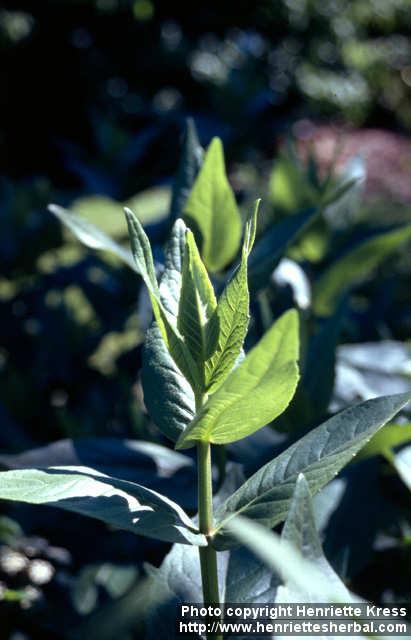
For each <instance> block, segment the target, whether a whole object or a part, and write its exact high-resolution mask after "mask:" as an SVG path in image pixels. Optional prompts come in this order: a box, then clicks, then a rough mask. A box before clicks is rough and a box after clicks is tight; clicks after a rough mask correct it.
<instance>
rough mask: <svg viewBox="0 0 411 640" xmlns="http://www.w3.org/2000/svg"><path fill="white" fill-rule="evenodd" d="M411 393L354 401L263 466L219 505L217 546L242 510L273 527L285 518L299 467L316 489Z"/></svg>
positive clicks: (226, 542) (223, 544)
mask: <svg viewBox="0 0 411 640" xmlns="http://www.w3.org/2000/svg"><path fill="white" fill-rule="evenodd" d="M410 399H411V395H410V394H398V395H394V396H383V397H381V398H375V399H373V400H368V401H366V402H363V403H361V404H358V405H356V406H354V407H350V408H349V409H346V410H345V411H342V412H341V413H339V414H337V415H335V416H333V417H332V418H330V419H329V420H327V421H326V422H324V423H323V424H322V425H321V426H319V427H317V428H316V429H313V430H312V431H310V432H309V433H308V434H307V435H305V436H304V437H303V438H301V439H300V440H298V441H297V442H295V443H294V444H293V445H291V446H290V447H289V448H288V449H286V450H285V451H284V452H283V453H281V454H280V455H279V456H278V457H277V458H275V459H274V460H273V461H272V462H269V463H268V464H266V465H265V466H264V467H262V468H261V469H260V470H259V471H257V473H255V474H254V475H253V476H252V477H251V478H249V479H248V480H247V482H246V483H245V484H244V485H243V486H242V487H240V489H238V490H237V491H236V492H235V493H234V494H233V495H232V496H231V497H230V498H229V499H228V500H227V501H226V502H225V503H224V504H223V505H222V506H221V507H220V509H219V510H218V511H217V513H216V522H217V526H216V536H215V538H214V544H215V545H216V546H217V548H225V547H226V546H229V544H230V539H229V537H227V536H226V534H225V532H224V529H225V528H226V526H227V524H228V523H229V521H230V520H231V519H232V518H233V517H234V516H236V515H238V514H242V515H244V516H247V517H248V518H251V519H253V520H255V521H257V522H260V523H261V524H264V525H266V526H270V527H274V526H275V525H277V524H278V523H280V522H282V521H283V520H284V518H285V517H286V515H287V512H288V509H289V505H290V500H291V497H292V494H293V490H294V485H295V483H296V480H297V477H298V475H299V474H300V473H304V475H305V477H306V479H307V482H308V484H309V487H310V491H311V494H312V495H315V494H316V493H317V492H318V491H319V490H320V489H321V488H322V487H323V486H324V485H325V484H327V483H328V482H329V481H330V480H332V478H333V477H334V476H335V475H336V474H337V473H338V472H339V471H340V470H341V469H342V468H343V467H344V466H345V465H346V464H348V462H350V461H351V460H352V458H353V457H354V456H355V454H356V453H357V452H358V451H359V450H360V449H361V448H362V447H363V446H364V445H365V444H366V443H367V442H368V441H369V440H370V438H371V437H372V436H373V435H374V434H375V433H376V432H377V431H378V429H380V428H381V427H382V426H383V425H384V424H386V423H387V422H388V421H389V420H391V418H392V417H393V416H394V415H396V414H397V413H398V412H399V411H400V410H401V409H402V408H403V407H404V406H405V405H406V404H407V403H408V402H409V401H410Z"/></svg>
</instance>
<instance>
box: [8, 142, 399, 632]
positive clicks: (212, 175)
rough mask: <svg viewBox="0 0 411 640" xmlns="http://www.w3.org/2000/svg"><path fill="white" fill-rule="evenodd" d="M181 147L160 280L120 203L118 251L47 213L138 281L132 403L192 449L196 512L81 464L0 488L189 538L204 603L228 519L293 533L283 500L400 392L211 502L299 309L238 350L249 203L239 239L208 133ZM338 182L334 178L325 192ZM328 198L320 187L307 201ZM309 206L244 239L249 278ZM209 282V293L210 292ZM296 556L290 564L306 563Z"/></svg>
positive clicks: (295, 354) (305, 218)
mask: <svg viewBox="0 0 411 640" xmlns="http://www.w3.org/2000/svg"><path fill="white" fill-rule="evenodd" d="M186 145H187V146H186V150H185V151H186V153H185V159H184V162H185V163H186V165H187V166H186V168H187V167H188V168H190V169H191V173H190V172H187V171H181V172H180V182H179V181H178V180H177V182H176V189H177V190H179V192H178V193H177V195H176V192H175V194H174V195H175V197H174V202H176V201H177V200H178V201H179V204H178V206H176V211H177V213H176V215H175V218H176V219H175V221H174V224H173V225H172V228H171V230H170V236H169V241H168V245H167V247H166V251H165V261H164V270H163V272H162V274H161V278H160V280H159V279H158V276H157V272H156V267H155V262H154V259H153V255H152V250H151V246H150V242H149V240H148V237H147V235H146V233H145V231H144V229H143V227H142V226H141V224H140V222H139V220H138V218H137V217H136V216H135V214H134V213H133V212H132V211H131V210H130V209H128V208H126V210H125V212H126V218H127V224H128V230H129V236H130V243H131V253H130V251H129V250H128V249H126V248H124V247H123V246H122V245H120V244H118V243H116V242H115V241H113V240H112V239H111V238H109V237H108V236H107V235H105V234H104V233H103V232H101V231H99V230H98V229H96V228H95V227H94V226H93V225H91V224H90V223H89V222H87V221H85V220H83V219H82V218H80V217H78V216H76V215H75V214H72V213H69V212H66V211H65V210H64V209H62V208H60V207H56V206H53V207H51V210H52V212H53V213H55V214H56V215H57V217H59V218H60V219H61V220H62V222H63V223H64V224H66V225H67V226H68V227H69V228H70V229H71V230H72V231H73V232H74V233H75V234H76V235H77V236H78V237H79V238H80V240H81V241H83V242H84V243H85V244H86V245H87V246H89V247H92V248H94V249H100V250H109V251H111V252H113V253H115V254H116V255H117V256H118V257H119V258H120V259H121V260H122V261H123V262H125V263H126V264H127V266H129V267H131V268H132V269H133V270H134V271H135V272H136V273H137V274H138V275H139V276H140V277H141V278H142V279H143V281H144V283H145V286H146V288H147V290H148V293H149V296H150V300H151V306H152V310H153V314H154V323H153V324H152V326H151V327H150V329H149V331H148V332H147V335H146V340H145V353H144V363H143V371H142V377H143V388H144V395H145V402H146V406H147V408H148V410H149V411H150V412H151V414H152V415H153V417H154V418H155V421H156V424H157V426H158V427H159V428H160V430H161V431H162V432H163V433H164V435H165V436H166V437H167V438H169V439H170V440H171V441H172V442H174V443H175V448H176V449H189V448H192V447H196V449H197V484H198V505H197V506H198V521H195V520H192V519H191V518H190V517H189V515H188V514H187V513H186V512H185V511H184V510H183V509H182V508H181V506H180V505H179V504H177V503H176V502H173V501H172V500H170V499H169V498H167V497H166V496H164V495H162V494H160V493H158V492H156V491H154V490H152V489H150V488H147V487H145V486H142V485H140V484H137V483H134V482H130V481H126V480H122V479H120V478H116V477H111V476H109V475H106V474H103V473H99V472H97V471H95V470H93V469H91V468H85V467H49V468H43V469H41V468H38V469H23V470H15V471H7V472H3V473H1V474H0V498H2V499H5V500H18V501H23V502H29V503H32V504H49V505H53V506H57V507H60V508H62V509H67V510H69V511H74V512H78V513H81V514H84V515H89V516H92V517H95V518H98V519H100V520H102V521H104V522H106V523H108V524H109V525H113V526H114V527H117V528H121V529H125V530H128V531H132V532H134V533H136V534H141V535H143V536H148V537H152V538H156V539H159V540H163V541H166V542H171V543H181V544H183V545H188V546H194V547H198V550H199V556H200V565H201V579H202V591H203V598H204V602H205V603H218V602H220V597H221V594H220V590H219V580H218V556H219V552H222V551H225V550H228V549H232V548H233V547H234V546H235V545H236V541H237V538H240V540H243V539H245V538H246V537H247V532H246V533H245V534H244V531H245V530H244V525H242V524H241V520H240V524H236V521H237V518H238V516H241V517H242V518H244V517H246V518H248V519H250V520H252V521H253V522H254V523H257V524H258V525H264V526H265V527H270V528H273V527H275V526H276V525H278V524H279V523H281V522H283V521H284V520H285V519H286V518H287V522H289V523H290V522H291V520H292V521H293V522H294V524H293V525H292V526H291V524H289V525H288V527H287V529H286V532H287V531H288V535H289V537H291V541H292V543H295V536H292V535H291V534H290V531H292V527H294V528H295V527H296V526H297V525H296V521H297V520H298V519H297V516H296V514H297V513H298V511H299V509H298V508H297V506H296V504H297V505H300V506H301V505H307V504H309V501H310V499H311V495H314V494H316V493H317V492H319V491H320V489H321V488H322V487H324V486H325V485H326V484H327V483H328V482H329V481H330V480H332V479H333V478H334V476H335V475H336V474H337V473H338V472H339V471H340V470H341V469H342V468H343V467H344V466H345V465H346V464H348V463H349V462H350V461H351V460H352V458H353V457H354V456H355V455H356V454H357V452H358V451H359V450H360V449H361V448H362V447H363V446H364V445H365V444H366V443H367V442H368V441H369V440H370V438H371V437H372V436H373V435H374V434H375V433H376V432H377V431H378V430H379V429H380V427H382V426H383V425H384V424H385V423H386V422H388V421H389V420H390V419H391V418H392V417H393V416H394V415H396V414H397V413H398V412H399V411H400V410H401V409H402V407H404V406H405V405H406V404H407V402H408V401H409V400H410V398H411V396H410V394H398V395H391V396H383V397H379V398H375V399H373V400H369V401H366V402H363V403H361V404H358V405H356V406H354V407H351V408H348V409H346V410H345V411H342V412H341V413H339V414H337V415H334V416H332V417H331V418H329V419H328V420H327V421H326V422H324V423H323V424H321V425H320V426H318V427H316V428H315V429H313V430H311V431H309V432H308V433H307V434H306V435H305V436H304V437H302V438H300V439H298V440H296V441H295V442H294V443H292V444H291V445H290V446H289V447H288V448H287V449H286V450H285V451H283V452H282V453H281V454H280V455H278V456H277V457H275V458H274V459H273V460H272V461H270V462H268V463H267V464H266V465H265V466H263V467H261V468H260V469H259V470H258V471H257V472H256V473H255V474H254V475H252V476H251V477H250V478H248V480H247V481H246V482H244V483H243V484H241V485H240V486H239V487H238V488H236V490H233V491H231V492H228V495H226V496H225V497H224V499H222V500H220V504H219V506H218V508H217V509H216V510H215V511H214V509H213V502H214V489H213V481H212V448H215V449H214V450H215V451H216V452H218V454H219V458H220V461H221V462H220V465H219V467H220V475H221V476H223V475H224V455H223V453H224V446H225V445H228V444H231V443H233V442H236V441H238V440H241V439H243V438H245V437H247V436H250V435H251V434H253V433H254V432H256V431H257V430H259V429H260V428H262V427H264V426H265V425H267V424H269V423H271V422H272V421H273V420H275V419H276V418H278V417H279V416H280V415H281V414H283V413H284V412H285V410H286V409H287V407H288V406H289V404H290V403H291V401H292V399H293V397H294V394H295V392H296V389H297V385H298V381H299V369H298V359H299V350H300V349H299V314H298V312H297V311H296V310H295V309H289V310H287V311H286V312H285V313H283V314H282V315H281V316H280V317H279V318H278V319H277V320H276V321H275V322H274V323H273V324H272V325H271V326H270V328H269V329H268V330H267V331H266V332H265V334H264V335H263V337H262V338H261V339H260V340H259V341H258V342H256V344H255V345H254V346H253V347H252V348H251V349H250V350H249V351H248V353H247V354H245V352H244V343H245V340H246V336H247V332H248V324H249V304H250V294H249V284H248V282H249V277H250V273H249V257H250V255H252V253H251V252H252V249H253V245H254V242H255V238H256V231H257V216H258V208H259V201H257V202H256V205H255V207H254V211H253V213H252V214H251V215H250V216H249V217H248V218H247V220H246V222H245V225H244V233H243V234H242V236H243V238H242V247H241V249H240V250H239V245H240V242H241V226H242V222H241V216H240V212H239V210H238V208H237V205H236V202H235V198H234V195H233V193H232V190H231V187H230V185H229V183H228V180H227V177H226V174H225V166H224V158H223V152H222V146H221V143H220V141H219V140H217V139H215V140H214V141H213V142H212V143H211V145H210V147H209V149H208V150H207V152H206V154H205V156H204V161H203V162H202V163H199V162H198V157H199V154H195V153H194V152H193V150H195V149H196V145H197V142H196V140H195V137H194V133H193V131H191V133H190V131H189V135H188V136H187V140H186ZM194 167H195V170H194ZM188 174H190V176H191V177H190V179H189V180H188V183H187V180H186V178H187V175H188ZM346 188H347V187H346V186H344V185H342V187H341V186H340V187H339V188H338V189H337V196H339V195H341V193H343V192H344V191H345V190H346ZM177 196H178V198H177ZM337 196H336V195H335V194H334V195H332V194H331V196H330V195H328V196H327V197H325V196H323V197H322V199H321V200H320V205H319V207H318V210H319V211H321V210H322V208H323V207H324V206H326V205H328V203H329V202H331V201H332V200H333V198H334V199H335V198H336V197H337ZM180 214H182V215H183V217H184V219H183V218H181V217H178V215H180ZM317 214H318V211H317ZM314 215H315V214H314V212H313V211H312V210H310V211H308V212H304V213H302V214H300V215H299V216H294V220H292V218H293V217H292V218H290V219H291V220H292V222H293V224H292V225H290V224H289V220H288V219H286V220H285V221H284V222H283V223H280V225H279V227H280V229H277V233H278V238H277V246H276V245H275V243H271V244H270V245H269V246H268V245H267V239H266V238H264V236H263V238H262V239H260V240H258V241H257V243H256V244H257V246H256V253H257V255H258V253H259V252H260V253H259V255H260V261H258V260H255V259H254V262H252V261H251V265H252V267H253V268H254V270H255V271H254V275H255V274H256V273H259V277H260V278H262V277H263V276H262V275H261V274H265V273H267V272H269V271H270V270H272V268H273V266H275V264H276V263H277V262H278V259H279V257H280V255H281V254H282V253H284V251H285V250H286V248H287V246H288V244H289V242H290V239H292V238H295V237H296V236H297V234H298V232H299V231H300V230H301V228H304V227H305V226H306V225H307V223H308V222H309V221H310V220H311V221H312V219H313V216H314ZM281 225H283V226H281ZM284 225H285V226H284ZM190 227H191V228H192V230H191V229H190ZM281 230H282V234H281ZM264 241H265V244H264ZM396 241H397V237H396V236H395V241H394V240H393V242H396ZM273 244H274V247H273ZM269 247H270V250H269ZM238 253H239V254H240V255H239V261H238V265H237V266H236V268H235V269H234V270H232V271H231V272H230V274H229V276H228V278H226V277H224V275H223V271H224V269H226V268H227V267H228V266H229V265H230V264H231V263H232V261H233V260H234V259H235V257H236V256H237V254H238ZM250 260H251V259H250ZM267 261H268V262H269V265H270V267H269V269H268V267H267ZM264 277H265V276H264ZM330 278H331V276H330ZM212 280H214V282H215V283H216V287H218V288H219V289H220V290H221V293H220V295H219V296H216V293H215V287H214V285H213V281H212ZM223 283H224V286H223ZM257 288H258V286H257ZM330 288H331V287H330ZM322 302H323V301H322ZM311 400H312V401H314V402H315V398H311ZM301 474H304V477H303V478H302V477H301ZM304 478H305V479H304ZM221 479H222V478H220V480H221ZM305 508H306V513H307V519H306V520H304V519H302V520H301V522H300V523H299V525H298V526H300V527H307V526H309V525H310V522H311V520H310V518H311V515H310V507H309V506H308V507H307V506H306V507H305ZM290 519H291V520H290ZM246 526H247V525H246ZM242 527H243V528H242ZM257 533H258V530H257ZM313 535H314V534H313ZM313 544H314V546H315V545H316V544H317V543H316V542H314V543H313ZM317 547H318V545H317ZM285 558H288V555H287V553H285ZM307 566H308V565H304V567H305V569H304V571H308V572H309V570H310V568H309V567H308V568H307ZM290 575H291V574H290ZM292 575H294V574H292ZM305 584H307V581H306V582H305ZM330 597H331V596H330ZM210 637H220V636H218V635H217V636H210Z"/></svg>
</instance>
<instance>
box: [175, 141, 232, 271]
mask: <svg viewBox="0 0 411 640" xmlns="http://www.w3.org/2000/svg"><path fill="white" fill-rule="evenodd" d="M184 218H185V220H186V222H187V224H188V226H189V227H190V228H191V229H193V231H195V232H196V233H198V234H199V236H200V238H199V240H201V242H199V244H200V246H201V256H202V258H203V260H204V263H205V265H206V267H207V269H208V270H209V271H211V272H215V271H221V270H222V269H224V267H226V266H227V265H228V264H229V263H230V262H231V261H232V260H233V259H234V257H235V255H236V253H237V251H238V248H239V245H240V240H241V217H240V213H239V211H238V208H237V204H236V201H235V198H234V194H233V191H232V189H231V186H230V184H229V182H228V180H227V175H226V171H225V164H224V152H223V146H222V143H221V140H220V139H219V138H213V140H212V141H211V143H210V146H209V147H208V149H207V152H206V154H205V157H204V162H203V165H202V167H201V169H200V172H199V174H198V176H197V178H196V181H195V183H194V186H193V188H192V190H191V192H190V195H189V197H188V200H187V202H186V205H185V208H184Z"/></svg>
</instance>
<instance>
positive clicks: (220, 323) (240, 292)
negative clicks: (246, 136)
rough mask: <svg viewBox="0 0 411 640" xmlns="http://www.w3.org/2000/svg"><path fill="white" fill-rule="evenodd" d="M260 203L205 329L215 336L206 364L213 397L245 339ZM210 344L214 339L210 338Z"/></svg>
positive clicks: (209, 388) (208, 387)
mask: <svg viewBox="0 0 411 640" xmlns="http://www.w3.org/2000/svg"><path fill="white" fill-rule="evenodd" d="M258 207H259V201H257V202H256V206H255V210H254V214H253V216H252V217H251V218H250V220H249V221H248V222H247V224H246V228H245V233H244V241H243V250H242V255H241V263H240V265H239V267H238V268H237V269H236V271H235V272H234V274H233V276H232V277H231V279H230V280H229V282H228V283H227V285H226V287H225V289H224V291H223V293H222V294H221V296H220V299H219V301H218V306H217V309H216V310H215V312H214V315H213V317H212V318H211V320H210V322H209V325H208V333H209V334H210V333H211V334H213V333H214V334H215V335H216V336H217V345H216V348H215V350H214V353H213V355H212V356H211V357H210V358H209V359H208V360H207V361H206V363H205V374H206V389H207V392H208V393H214V392H215V391H216V390H217V389H218V387H219V386H220V385H221V383H222V382H223V381H224V380H225V378H226V377H227V376H228V374H229V373H230V371H231V370H232V368H233V366H234V364H235V362H236V360H237V358H238V356H239V355H240V353H241V349H242V346H243V343H244V339H245V337H246V335H247V329H248V321H249V304H250V297H249V293H248V282H247V271H248V270H247V261H248V256H249V255H250V252H251V249H252V247H253V244H254V239H255V234H256V228H257V213H258ZM209 342H211V344H214V343H215V339H213V338H211V339H210V338H209Z"/></svg>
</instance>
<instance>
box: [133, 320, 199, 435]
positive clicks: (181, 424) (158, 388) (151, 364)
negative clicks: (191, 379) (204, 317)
mask: <svg viewBox="0 0 411 640" xmlns="http://www.w3.org/2000/svg"><path fill="white" fill-rule="evenodd" d="M141 381H142V385H143V391H144V404H145V405H146V407H147V409H148V411H149V413H150V416H151V418H152V419H153V420H154V422H155V423H156V425H157V427H158V428H159V429H160V431H162V432H163V433H164V435H165V436H167V438H170V440H172V441H173V442H176V441H177V440H178V438H179V436H180V435H181V433H182V432H183V431H184V429H185V428H186V427H187V426H188V425H189V424H190V422H191V421H192V420H193V418H194V415H195V398H194V392H193V390H192V388H191V386H190V384H189V383H188V382H187V380H186V378H185V377H184V376H183V374H182V373H181V371H180V369H179V368H178V367H177V365H176V364H175V362H174V360H173V359H172V357H171V356H170V354H169V352H168V351H167V347H166V345H165V343H164V340H163V338H162V336H161V333H160V330H159V329H158V327H157V325H156V324H153V325H152V326H151V327H150V329H149V330H148V331H147V333H146V339H145V342H144V347H143V366H142V371H141Z"/></svg>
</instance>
